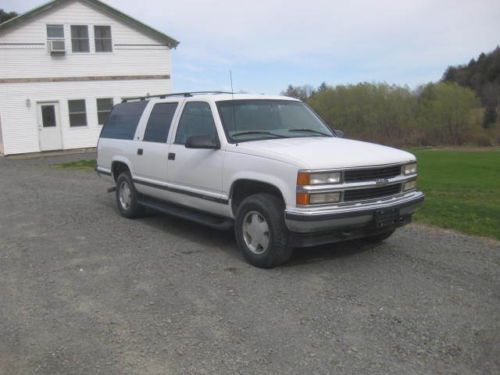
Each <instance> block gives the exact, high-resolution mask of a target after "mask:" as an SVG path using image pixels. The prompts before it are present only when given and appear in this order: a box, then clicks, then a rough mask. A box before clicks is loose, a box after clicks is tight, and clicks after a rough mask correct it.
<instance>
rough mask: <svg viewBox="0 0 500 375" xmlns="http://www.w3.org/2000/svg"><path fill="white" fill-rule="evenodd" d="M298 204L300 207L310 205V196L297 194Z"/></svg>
mask: <svg viewBox="0 0 500 375" xmlns="http://www.w3.org/2000/svg"><path fill="white" fill-rule="evenodd" d="M296 201H297V204H298V205H299V204H300V205H302V206H306V205H308V204H309V194H307V193H297V199H296Z"/></svg>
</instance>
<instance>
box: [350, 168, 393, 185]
mask: <svg viewBox="0 0 500 375" xmlns="http://www.w3.org/2000/svg"><path fill="white" fill-rule="evenodd" d="M400 174H401V166H400V165H395V166H392V167H382V168H366V169H348V170H346V171H345V172H344V182H359V181H370V180H376V179H379V178H392V177H396V176H399V175H400Z"/></svg>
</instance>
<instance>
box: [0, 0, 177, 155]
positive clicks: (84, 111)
mask: <svg viewBox="0 0 500 375" xmlns="http://www.w3.org/2000/svg"><path fill="white" fill-rule="evenodd" d="M177 45H178V42H177V41H176V40H175V39H172V38H171V37H169V36H167V35H165V34H163V33H161V32H159V31H157V30H155V29H153V28H151V27H149V26H147V25H145V24H143V23H141V22H139V21H137V20H135V19H134V18H132V17H130V16H127V15H126V14H124V13H122V12H120V11H118V10H116V9H114V8H112V7H110V6H109V5H106V4H104V3H102V2H101V1H98V0H55V1H52V2H50V3H48V4H45V5H42V6H40V7H38V8H36V9H33V10H32V11H30V12H28V13H25V14H23V15H20V16H18V17H16V18H13V19H11V20H8V21H7V22H4V23H2V24H0V153H3V154H5V155H8V154H19V153H27V152H39V151H48V150H63V149H72V148H85V147H95V146H96V143H97V139H98V137H99V132H100V131H101V127H102V124H103V123H104V121H105V120H106V118H107V116H108V114H109V112H110V109H111V107H112V105H113V104H116V103H119V102H120V101H121V100H122V99H123V98H125V97H135V96H143V95H147V94H163V93H168V92H170V91H171V88H172V85H171V59H170V50H171V49H172V48H175V47H176V46H177Z"/></svg>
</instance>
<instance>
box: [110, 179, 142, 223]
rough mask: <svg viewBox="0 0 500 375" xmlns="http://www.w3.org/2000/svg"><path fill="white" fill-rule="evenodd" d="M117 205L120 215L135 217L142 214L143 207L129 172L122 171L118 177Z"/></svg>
mask: <svg viewBox="0 0 500 375" xmlns="http://www.w3.org/2000/svg"><path fill="white" fill-rule="evenodd" d="M115 196H116V205H117V207H118V211H119V212H120V215H122V216H123V217H126V218H129V219H133V218H135V217H137V216H139V215H140V213H141V212H142V207H141V206H140V205H139V202H138V200H137V191H136V190H135V187H134V183H133V182H132V177H131V176H130V173H129V172H123V173H121V174H120V175H119V176H118V178H117V179H116V195H115Z"/></svg>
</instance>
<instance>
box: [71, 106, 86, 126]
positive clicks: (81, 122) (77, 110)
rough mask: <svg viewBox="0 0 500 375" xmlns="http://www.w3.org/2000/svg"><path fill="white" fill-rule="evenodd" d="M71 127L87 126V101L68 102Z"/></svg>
mask: <svg viewBox="0 0 500 375" xmlns="http://www.w3.org/2000/svg"><path fill="white" fill-rule="evenodd" d="M68 112H69V126H71V127H76V126H87V110H86V107H85V100H84V99H81V100H68Z"/></svg>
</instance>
